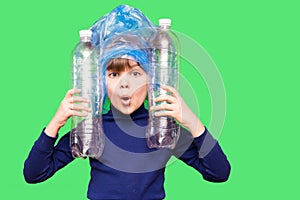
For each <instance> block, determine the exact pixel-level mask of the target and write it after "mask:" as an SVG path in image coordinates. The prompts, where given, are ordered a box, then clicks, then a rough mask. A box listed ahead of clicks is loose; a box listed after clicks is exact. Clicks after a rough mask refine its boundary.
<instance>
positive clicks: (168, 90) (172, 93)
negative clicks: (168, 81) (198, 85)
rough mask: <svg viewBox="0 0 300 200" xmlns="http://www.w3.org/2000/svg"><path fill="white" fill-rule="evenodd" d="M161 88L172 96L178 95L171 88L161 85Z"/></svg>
mask: <svg viewBox="0 0 300 200" xmlns="http://www.w3.org/2000/svg"><path fill="white" fill-rule="evenodd" d="M161 88H162V89H164V90H166V91H167V92H169V93H170V94H171V95H172V96H177V94H178V92H177V90H176V89H175V88H173V87H171V86H168V85H162V86H161Z"/></svg>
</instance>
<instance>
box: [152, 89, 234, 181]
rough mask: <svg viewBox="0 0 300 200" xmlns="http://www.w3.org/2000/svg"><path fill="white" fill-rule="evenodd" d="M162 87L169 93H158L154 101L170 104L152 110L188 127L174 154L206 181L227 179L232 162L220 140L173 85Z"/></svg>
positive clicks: (163, 104)
mask: <svg viewBox="0 0 300 200" xmlns="http://www.w3.org/2000/svg"><path fill="white" fill-rule="evenodd" d="M163 89H165V90H166V91H168V92H169V94H170V95H163V96H159V97H157V98H156V99H155V101H156V102H168V103H167V104H166V103H162V104H160V105H158V106H154V107H152V108H151V109H152V110H154V111H156V112H155V116H170V117H173V118H175V119H176V120H177V121H178V122H179V123H180V124H181V125H182V126H184V127H185V128H186V129H187V130H189V131H187V130H185V129H183V128H182V129H181V132H182V134H181V136H180V139H179V142H178V144H177V146H176V148H175V150H174V155H175V156H177V157H179V159H181V160H182V161H184V162H185V163H187V164H188V165H190V166H192V167H194V168H195V169H196V170H198V171H199V172H200V173H201V174H202V176H203V178H204V179H205V180H208V181H212V182H224V181H226V180H227V179H228V177H229V173H230V164H229V162H228V160H227V158H226V156H225V154H224V153H223V151H222V149H221V147H220V145H219V143H218V142H217V141H216V140H215V139H214V138H213V137H212V135H211V134H210V133H209V132H208V130H207V129H206V128H205V127H204V125H203V123H202V122H201V121H200V120H199V119H198V117H197V116H196V115H195V114H194V113H193V112H192V111H191V109H190V108H189V107H188V106H187V104H186V103H185V102H184V100H183V99H182V98H181V96H180V95H179V93H178V92H177V91H176V90H175V89H174V88H172V87H169V86H163Z"/></svg>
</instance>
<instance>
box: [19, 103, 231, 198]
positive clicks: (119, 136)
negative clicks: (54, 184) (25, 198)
mask: <svg viewBox="0 0 300 200" xmlns="http://www.w3.org/2000/svg"><path fill="white" fill-rule="evenodd" d="M147 124H148V110H146V109H145V108H144V106H141V107H140V108H139V109H138V110H136V111H135V112H134V113H132V114H131V115H130V116H129V115H124V114H122V113H120V112H119V111H117V110H116V109H114V108H113V107H112V110H111V111H110V112H109V113H107V114H105V115H103V129H104V132H105V136H106V138H105V148H104V151H103V155H102V156H101V158H100V160H96V159H92V158H90V159H89V161H90V166H91V178H90V182H89V187H88V194H87V196H88V198H89V199H130V200H134V199H137V200H142V199H163V198H164V197H165V191H164V171H165V166H166V164H167V162H168V160H169V159H170V157H171V156H172V155H174V156H176V157H177V158H178V159H180V160H182V161H183V162H185V163H186V164H187V165H189V166H191V167H193V168H194V169H196V170H197V171H199V172H200V173H201V174H202V176H203V178H204V179H205V180H208V181H211V182H224V181H226V180H227V179H228V176H229V173H230V164H229V162H228V160H227V158H226V156H225V154H224V153H223V151H222V149H221V147H220V146H219V144H218V142H217V141H216V140H215V139H214V138H213V137H212V136H211V134H210V133H209V132H208V130H207V129H206V130H205V132H204V133H203V134H202V135H201V136H199V137H197V138H193V137H192V135H191V134H190V133H189V132H188V131H187V130H186V129H184V128H181V135H180V138H179V141H178V144H177V145H176V147H175V149H173V150H171V149H159V150H157V149H149V148H148V147H147V144H146V139H145V133H146V130H147ZM69 138H70V133H67V134H65V135H64V136H63V137H62V138H61V139H60V140H59V141H58V143H57V145H56V146H54V144H55V142H56V140H57V138H52V137H49V136H47V135H46V134H45V133H44V131H43V132H42V133H41V135H40V136H39V138H38V139H37V141H36V142H35V143H34V145H33V147H32V149H31V151H30V153H29V155H28V158H27V159H26V161H25V164H24V177H25V180H26V181H27V182H28V183H38V182H42V181H45V180H46V179H48V178H50V177H51V176H52V175H53V174H54V173H55V172H56V171H58V170H59V169H61V168H62V167H64V166H66V165H67V164H68V163H70V162H71V161H73V160H74V158H73V157H72V154H71V150H70V139H69Z"/></svg>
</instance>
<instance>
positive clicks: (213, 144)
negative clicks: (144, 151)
mask: <svg viewBox="0 0 300 200" xmlns="http://www.w3.org/2000/svg"><path fill="white" fill-rule="evenodd" d="M174 155H175V156H176V157H178V159H180V160H182V161H183V162H185V163H186V164H187V165H189V166H191V167H193V168H195V169H196V170H197V171H198V172H200V173H201V174H202V176H203V178H204V179H205V180H207V181H210V182H225V181H227V180H228V177H229V174H230V168H231V167H230V164H229V162H228V160H227V158H226V155H225V154H224V152H223V151H222V149H221V147H220V145H219V143H218V142H217V141H216V140H215V139H214V138H213V137H212V135H211V134H210V133H209V131H208V130H207V129H205V131H204V132H203V133H202V134H201V135H200V136H198V137H196V138H193V137H192V136H191V134H190V133H189V132H188V131H187V130H185V129H183V128H182V129H181V135H180V138H179V141H178V144H177V146H176V148H175V149H174Z"/></svg>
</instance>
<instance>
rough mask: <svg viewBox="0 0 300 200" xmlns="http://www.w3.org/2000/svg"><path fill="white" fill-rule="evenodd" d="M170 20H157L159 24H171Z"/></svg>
mask: <svg viewBox="0 0 300 200" xmlns="http://www.w3.org/2000/svg"><path fill="white" fill-rule="evenodd" d="M171 22H172V20H171V19H166V18H163V19H159V20H158V24H159V26H171Z"/></svg>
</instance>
